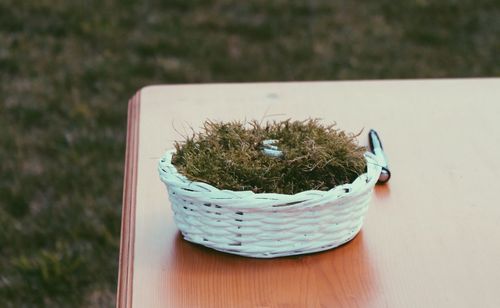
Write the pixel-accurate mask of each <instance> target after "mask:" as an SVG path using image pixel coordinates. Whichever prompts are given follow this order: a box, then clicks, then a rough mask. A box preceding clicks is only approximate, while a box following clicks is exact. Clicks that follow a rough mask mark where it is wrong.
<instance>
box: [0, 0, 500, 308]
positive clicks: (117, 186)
mask: <svg viewBox="0 0 500 308" xmlns="http://www.w3.org/2000/svg"><path fill="white" fill-rule="evenodd" d="M499 51H500V5H499V2H498V1H493V0H474V1H470V0H462V1H459V0H442V1H430V0H415V1H409V0H399V1H393V0H378V1H361V0H355V1H354V0H353V1H335V0H310V1H284V0H277V1H271V0H258V1H225V0H203V1H202V0H199V1H197V0H195V1H189V0H175V1H128V0H124V1H107V0H100V1H98V0H88V1H63V0H53V1H48V0H32V1H18V0H0V306H7V307H10V306H12V307H18V306H52V307H57V306H62V307H68V306H92V307H110V306H113V305H114V300H115V288H116V279H117V263H118V249H119V236H120V211H121V195H122V178H123V161H124V150H125V131H126V110H127V100H128V99H129V98H130V97H131V96H132V95H133V93H134V92H135V91H136V90H137V89H139V88H140V87H142V86H144V85H148V84H158V83H197V82H220V81H267V80H339V79H374V78H376V79H385V78H434V77H478V76H500V60H499Z"/></svg>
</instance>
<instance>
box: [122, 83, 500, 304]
mask: <svg viewBox="0 0 500 308" xmlns="http://www.w3.org/2000/svg"><path fill="white" fill-rule="evenodd" d="M307 117H320V118H323V119H324V120H326V121H336V122H337V123H338V126H339V127H340V128H342V129H345V130H348V131H353V132H357V131H359V130H360V129H361V128H364V129H365V131H364V133H363V135H362V136H363V138H361V139H360V143H363V144H366V142H367V141H366V133H367V132H368V129H369V128H376V129H377V130H378V131H379V133H380V135H381V137H382V140H383V142H384V146H385V149H386V152H387V155H388V158H389V162H390V167H391V171H392V173H393V178H392V179H391V181H390V183H389V184H388V185H386V186H378V187H377V188H376V190H375V193H374V198H373V201H372V204H371V206H370V210H369V212H368V215H367V217H366V219H365V224H364V227H363V229H362V231H361V233H360V234H359V235H358V236H357V237H356V238H355V239H354V240H353V241H351V242H350V243H348V244H346V245H344V246H341V247H339V248H337V249H333V250H330V251H327V252H322V253H316V254H311V255H305V256H298V257H285V258H278V259H271V260H261V259H250V258H244V257H238V256H233V255H229V254H224V253H220V252H216V251H213V250H210V249H207V248H204V247H201V246H197V245H194V244H191V243H188V242H186V241H184V240H183V239H182V237H181V235H180V234H179V232H178V230H177V228H176V226H175V224H174V222H173V219H172V212H171V209H170V205H169V201H168V197H167V193H166V190H165V187H164V185H163V183H161V182H160V180H159V178H158V173H157V170H156V166H157V160H158V159H159V157H160V156H161V155H162V154H163V152H164V151H165V150H167V149H169V148H171V147H172V143H173V141H174V140H179V139H182V136H183V135H186V134H189V133H190V127H193V128H195V129H197V128H198V127H199V126H200V124H201V123H202V121H204V120H205V119H217V120H233V119H239V120H243V119H262V118H264V119H285V118H293V119H305V118H307ZM499 121H500V79H462V80H460V79H457V80H408V81H360V82H357V81H354V82H304V83H253V84H211V85H178V86H151V87H146V88H144V89H142V90H140V91H139V92H138V93H137V95H136V96H135V97H134V98H133V99H132V100H131V101H130V104H129V121H128V137H127V152H126V163H125V184H124V186H125V187H124V201H123V222H122V241H121V252H120V272H119V282H118V295H117V306H118V307H131V306H132V307H500V199H499V196H500V194H499V190H500V159H499V158H500V125H499Z"/></svg>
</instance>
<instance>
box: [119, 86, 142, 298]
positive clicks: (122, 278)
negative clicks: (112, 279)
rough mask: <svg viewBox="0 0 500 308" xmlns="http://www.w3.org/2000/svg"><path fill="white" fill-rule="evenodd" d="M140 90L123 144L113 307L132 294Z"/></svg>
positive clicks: (132, 102) (132, 101) (130, 107)
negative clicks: (119, 222)
mask: <svg viewBox="0 0 500 308" xmlns="http://www.w3.org/2000/svg"><path fill="white" fill-rule="evenodd" d="M140 98H141V91H138V92H137V93H136V94H135V95H134V97H132V99H130V101H129V104H128V120H127V147H126V150H125V151H126V152H125V172H124V174H125V176H124V181H123V206H122V229H121V239H120V260H119V265H118V269H119V271H118V287H117V296H116V299H117V301H116V303H117V304H116V305H117V307H130V306H131V305H132V300H131V299H132V294H133V284H132V279H133V265H134V235H135V232H134V231H135V208H136V203H135V201H136V200H135V195H136V191H137V154H138V152H139V147H138V143H139V138H138V137H139V115H140V102H141V101H140Z"/></svg>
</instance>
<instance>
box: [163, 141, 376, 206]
mask: <svg viewBox="0 0 500 308" xmlns="http://www.w3.org/2000/svg"><path fill="white" fill-rule="evenodd" d="M175 152H176V151H175V149H171V150H167V151H166V152H165V154H164V155H163V156H162V157H161V158H160V160H159V162H158V172H159V173H160V179H161V181H162V182H163V183H165V184H166V185H175V186H180V185H188V186H191V187H193V188H198V189H201V190H204V191H206V192H221V193H230V194H231V196H232V197H237V198H248V197H250V198H256V199H260V198H262V199H267V200H268V199H277V200H279V199H283V198H289V199H296V197H299V198H300V197H301V196H304V195H307V196H308V197H311V195H314V194H317V195H318V197H320V196H324V195H325V194H336V193H338V192H344V191H346V190H349V191H351V192H353V193H354V192H355V191H353V190H357V191H359V190H360V189H361V188H369V187H370V186H371V185H370V182H373V181H377V180H378V177H379V175H380V172H381V170H382V167H381V166H380V165H379V164H378V160H377V157H376V156H375V155H374V154H373V153H371V152H365V154H364V157H365V159H366V163H367V172H365V173H363V174H361V175H359V176H358V177H357V178H356V179H355V180H354V181H353V182H352V183H347V184H342V185H337V186H335V187H333V188H331V189H329V190H313V189H311V190H305V191H301V192H298V193H295V194H281V193H255V192H253V191H251V190H241V191H235V190H227V189H219V188H217V187H215V186H213V185H211V184H208V183H205V182H200V181H191V180H189V179H188V178H187V177H186V176H185V175H183V174H181V173H179V172H178V171H177V168H176V167H175V166H174V165H173V164H172V156H173V154H174V153H175ZM162 174H166V175H168V178H165V177H163V176H162ZM361 190H364V189H361Z"/></svg>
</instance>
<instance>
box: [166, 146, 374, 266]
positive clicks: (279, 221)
mask: <svg viewBox="0 0 500 308" xmlns="http://www.w3.org/2000/svg"><path fill="white" fill-rule="evenodd" d="M174 153H175V150H170V151H167V152H166V153H165V155H164V156H163V157H162V158H161V160H160V162H159V164H158V171H159V173H160V179H161V181H162V182H163V183H165V185H166V187H167V190H168V195H169V199H170V203H171V205H172V210H173V211H174V219H175V223H176V224H177V227H178V228H179V229H180V231H181V232H182V234H183V236H184V238H185V239H186V240H188V241H190V242H194V243H197V244H201V245H204V246H206V247H210V248H213V249H216V250H219V251H223V252H227V253H232V254H237V255H242V256H247V257H255V258H274V257H282V256H291V255H298V254H305V253H312V252H317V251H323V250H327V249H331V248H334V247H337V246H339V245H342V244H344V243H346V242H348V241H350V240H351V239H352V238H354V237H355V236H356V234H357V233H358V232H359V230H360V229H361V226H362V225H363V218H364V216H365V213H366V211H367V210H368V205H369V203H370V199H371V196H372V192H373V187H374V186H375V184H376V183H377V179H378V177H379V175H380V171H381V168H380V166H378V164H377V160H376V158H375V156H373V154H371V153H366V154H365V158H366V161H367V172H366V173H364V174H362V175H360V176H359V177H358V178H357V179H356V180H355V181H354V182H352V183H351V184H344V185H340V186H336V187H335V188H332V189H331V190H328V191H319V190H308V191H303V192H300V193H297V194H294V195H286V194H274V193H254V192H252V191H230V190H220V189H218V188H216V187H213V186H211V185H209V184H206V183H202V182H193V181H190V180H188V179H187V178H186V177H185V176H184V175H182V174H180V173H178V172H177V169H176V168H175V166H174V165H172V163H171V161H172V155H173V154H174Z"/></svg>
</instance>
